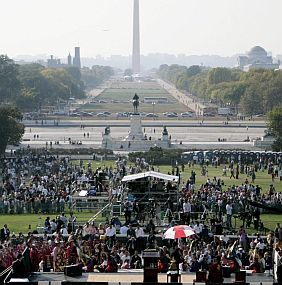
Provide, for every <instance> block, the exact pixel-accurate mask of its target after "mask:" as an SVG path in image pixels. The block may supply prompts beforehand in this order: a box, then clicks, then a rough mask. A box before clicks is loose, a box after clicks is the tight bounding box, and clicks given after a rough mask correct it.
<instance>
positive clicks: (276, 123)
mask: <svg viewBox="0 0 282 285" xmlns="http://www.w3.org/2000/svg"><path fill="white" fill-rule="evenodd" d="M268 122H269V123H268V128H269V130H270V133H272V134H273V135H274V137H275V139H276V140H275V142H274V145H273V149H274V150H275V151H281V150H282V104H281V105H279V106H277V107H275V108H274V109H273V110H272V111H271V112H269V113H268Z"/></svg>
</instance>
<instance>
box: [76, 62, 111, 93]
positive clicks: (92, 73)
mask: <svg viewBox="0 0 282 285" xmlns="http://www.w3.org/2000/svg"><path fill="white" fill-rule="evenodd" d="M113 75H114V70H113V69H112V68H111V67H110V66H101V65H94V66H92V68H86V67H84V68H83V69H82V70H81V78H82V80H83V82H84V83H85V85H86V87H87V88H89V89H91V88H95V87H97V86H98V85H99V84H101V83H102V82H103V81H105V80H107V79H109V78H110V77H111V76H113Z"/></svg>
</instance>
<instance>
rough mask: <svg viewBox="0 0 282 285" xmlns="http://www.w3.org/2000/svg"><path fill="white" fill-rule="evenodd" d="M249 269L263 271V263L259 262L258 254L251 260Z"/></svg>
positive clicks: (257, 271)
mask: <svg viewBox="0 0 282 285" xmlns="http://www.w3.org/2000/svg"><path fill="white" fill-rule="evenodd" d="M248 269H249V270H253V271H254V272H255V273H262V272H263V270H262V264H261V263H260V262H259V258H258V256H255V257H254V258H253V261H252V262H251V264H250V266H249V267H248Z"/></svg>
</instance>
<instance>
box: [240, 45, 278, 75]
mask: <svg viewBox="0 0 282 285" xmlns="http://www.w3.org/2000/svg"><path fill="white" fill-rule="evenodd" d="M279 65H280V62H277V63H273V58H272V56H269V55H267V52H266V50H265V49H264V48H262V47H260V46H255V47H253V48H252V49H251V50H250V51H249V52H248V54H247V55H244V56H239V57H238V67H239V68H240V69H242V70H244V71H248V70H250V69H254V68H265V69H278V68H279Z"/></svg>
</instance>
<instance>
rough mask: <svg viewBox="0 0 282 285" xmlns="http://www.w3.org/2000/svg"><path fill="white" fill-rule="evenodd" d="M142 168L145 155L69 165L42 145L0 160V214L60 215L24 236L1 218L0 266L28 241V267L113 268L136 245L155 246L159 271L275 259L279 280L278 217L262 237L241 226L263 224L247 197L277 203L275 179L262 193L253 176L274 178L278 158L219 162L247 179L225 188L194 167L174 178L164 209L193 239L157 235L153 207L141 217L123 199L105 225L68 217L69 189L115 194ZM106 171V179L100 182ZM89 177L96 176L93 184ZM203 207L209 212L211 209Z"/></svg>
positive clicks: (281, 197)
mask: <svg viewBox="0 0 282 285" xmlns="http://www.w3.org/2000/svg"><path fill="white" fill-rule="evenodd" d="M144 167H145V168H148V169H149V168H150V166H148V165H147V164H146V163H145V162H144V161H143V160H138V161H137V162H136V165H134V166H127V165H126V162H125V161H124V160H122V159H118V161H117V162H116V165H115V166H114V167H105V168H103V169H102V168H98V169H97V170H96V171H93V170H92V167H91V163H90V162H89V164H88V165H87V166H84V165H83V163H80V164H79V165H73V164H72V163H71V161H70V160H69V158H67V157H64V158H58V157H56V156H52V155H48V153H47V152H46V153H44V154H36V153H33V152H31V151H30V152H29V153H25V154H22V153H19V154H18V155H16V156H15V157H14V158H9V159H4V167H3V174H2V176H3V188H1V197H2V199H1V201H0V211H1V213H6V214H7V213H10V214H13V213H18V214H20V213H23V212H24V211H25V212H27V213H47V214H52V213H58V212H61V214H60V215H58V216H57V217H56V218H55V219H52V218H50V217H48V218H46V220H45V224H44V231H45V234H44V235H43V236H42V237H38V236H37V235H36V231H35V232H32V231H31V232H30V233H29V234H28V235H27V236H24V235H22V234H19V235H14V234H11V233H10V231H9V229H8V226H7V225H5V226H4V227H3V228H2V229H1V245H0V247H1V248H0V249H1V250H0V266H1V269H4V268H7V267H9V266H10V265H13V264H14V263H15V260H16V263H17V266H18V265H19V264H20V262H23V261H22V256H21V254H22V253H23V252H24V249H25V248H27V249H26V251H28V254H29V256H30V261H31V265H30V266H31V271H39V270H42V271H50V270H53V271H57V272H59V271H62V270H63V267H64V266H65V265H70V264H77V263H79V264H81V266H82V267H84V269H85V270H86V271H87V272H92V271H93V270H98V271H100V272H114V271H117V270H118V268H122V269H130V268H141V267H142V259H141V257H140V253H141V252H142V250H144V249H145V248H156V249H157V250H158V251H159V252H160V259H159V271H160V272H166V271H168V270H169V268H170V267H171V266H172V265H173V266H174V265H175V266H176V268H177V270H181V271H190V272H196V271H198V270H200V269H201V270H210V272H213V273H210V274H211V276H210V278H211V279H212V278H215V279H217V280H218V281H220V280H222V278H223V276H222V270H221V269H220V268H221V266H224V265H228V267H229V268H230V270H231V271H235V270H237V269H238V268H240V267H241V268H248V269H251V270H253V271H255V272H264V271H265V270H272V269H273V268H274V265H275V266H276V267H275V268H276V269H275V274H276V275H277V279H278V278H279V276H281V267H282V259H281V258H282V242H281V241H282V229H281V227H280V224H277V226H276V228H275V229H273V231H270V232H269V233H268V234H267V237H266V238H262V237H261V234H260V233H258V234H256V236H255V238H249V237H248V234H247V232H246V227H249V226H250V224H251V223H254V225H255V228H256V229H257V231H258V232H260V230H262V229H263V225H262V223H261V221H260V210H259V208H258V207H256V206H255V204H252V203H249V202H248V201H251V202H253V203H260V204H262V205H267V206H270V207H272V208H275V207H279V206H280V205H281V204H282V194H281V192H279V191H276V189H275V188H274V186H273V184H272V185H270V186H269V189H268V191H267V193H263V191H262V189H261V187H260V186H259V185H255V183H254V182H255V177H254V173H256V172H257V171H260V169H266V170H267V171H268V173H269V175H271V177H272V179H275V178H276V177H277V176H279V171H281V161H280V160H279V161H278V160H277V161H260V162H259V163H258V164H257V163H255V164H253V165H240V164H235V163H234V162H232V161H230V162H229V165H228V170H227V169H226V168H225V167H224V168H223V176H224V175H225V174H226V175H227V173H228V171H230V174H231V176H230V179H232V178H235V179H236V177H238V176H237V175H239V173H240V174H244V175H245V176H246V177H247V178H246V180H245V183H243V184H241V185H237V186H235V184H234V186H230V187H225V186H224V183H223V180H221V179H220V178H217V177H213V178H209V177H207V180H206V183H205V184H203V185H201V186H200V187H198V188H196V186H195V185H196V173H195V171H194V170H192V171H191V176H190V177H189V179H188V180H187V181H185V182H184V183H182V184H181V185H179V186H180V187H179V188H180V198H179V200H178V201H177V203H172V202H171V201H169V200H168V201H167V203H166V207H167V208H168V209H169V211H168V213H169V215H168V222H169V225H168V226H173V225H174V223H175V214H176V213H178V214H179V217H180V218H179V221H178V222H179V223H181V224H187V225H190V226H191V228H193V230H194V232H195V236H194V237H193V238H191V239H186V238H184V239H178V240H174V241H168V240H164V239H162V240H159V239H158V234H159V232H158V231H159V227H158V223H157V221H158V219H157V218H158V217H157V215H158V213H157V212H156V213H155V216H153V217H151V218H152V219H148V218H146V217H145V219H144V220H143V221H140V220H139V219H138V214H139V213H138V207H137V204H138V201H137V202H136V201H133V202H131V201H130V200H126V201H125V202H124V206H125V207H124V208H125V221H126V223H122V222H121V221H120V220H119V218H117V217H113V218H112V219H111V220H109V221H107V222H106V223H103V224H99V225H96V224H95V223H93V224H89V223H87V224H86V225H85V226H79V227H76V225H75V216H74V215H73V214H72V215H71V216H70V217H66V215H65V214H64V213H63V212H64V211H65V210H66V207H68V208H69V209H71V208H72V199H73V195H74V194H75V193H76V192H78V191H80V190H81V189H82V188H83V187H88V189H89V190H90V191H94V192H96V193H99V192H106V193H108V195H109V199H121V198H122V197H121V194H122V193H121V192H120V189H121V188H120V181H121V179H122V177H123V176H125V175H127V174H133V173H138V172H141V171H142V169H143V168H144ZM183 167H184V166H182V169H181V167H176V169H173V170H172V171H173V172H174V173H173V174H175V175H179V176H181V171H182V170H183ZM205 169H206V170H205ZM205 169H204V166H203V171H202V175H207V170H208V167H206V168H205ZM232 173H233V175H232ZM233 176H234V177H233ZM273 176H274V178H273ZM105 177H107V180H108V181H110V183H104V182H103V181H104V178H105ZM249 178H250V181H249ZM89 181H94V187H93V188H91V187H90V184H89ZM156 204H157V201H156ZM209 213H214V214H213V215H212V216H209ZM234 213H239V218H240V219H241V220H243V225H242V226H241V228H240V230H239V231H238V232H236V233H235V235H234V236H233V237H229V236H227V235H226V232H227V231H228V232H232V231H233V232H234V230H233V225H232V217H233V216H234ZM120 234H121V237H124V238H121V237H120ZM235 241H236V242H237V243H236V244H234V242H235ZM274 253H276V254H274ZM25 254H26V253H25ZM238 260H241V262H238ZM274 262H275V263H274ZM16 268H18V267H16ZM16 270H17V269H15V271H16ZM280 278H281V277H280ZM215 279H213V282H215ZM280 280H281V279H280Z"/></svg>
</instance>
